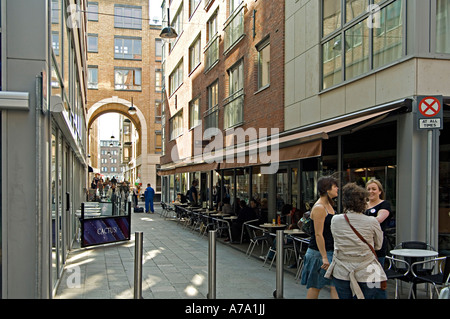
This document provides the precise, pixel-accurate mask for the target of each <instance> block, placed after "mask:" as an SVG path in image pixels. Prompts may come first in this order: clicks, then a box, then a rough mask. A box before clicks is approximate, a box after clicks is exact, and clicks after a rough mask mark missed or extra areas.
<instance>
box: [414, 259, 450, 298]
mask: <svg viewBox="0 0 450 319" xmlns="http://www.w3.org/2000/svg"><path fill="white" fill-rule="evenodd" d="M427 263H430V264H432V267H431V269H433V270H437V272H436V273H430V274H422V275H421V274H416V272H415V269H416V268H421V267H420V266H422V265H423V264H427ZM411 273H412V275H413V276H414V279H413V280H414V281H416V283H425V284H427V285H430V284H432V285H433V288H434V291H435V292H436V294H437V295H438V296H439V291H438V289H437V287H438V286H447V287H448V285H449V279H450V256H447V257H438V258H433V259H430V260H424V261H418V262H415V263H413V264H412V265H411ZM411 293H414V292H413V291H412V285H411V289H410V295H411ZM430 299H433V290H432V289H431V290H430Z"/></svg>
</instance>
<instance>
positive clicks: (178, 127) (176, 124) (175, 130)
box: [169, 110, 183, 140]
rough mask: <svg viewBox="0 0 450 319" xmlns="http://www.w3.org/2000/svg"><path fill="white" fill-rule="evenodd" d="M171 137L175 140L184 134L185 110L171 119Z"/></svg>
mask: <svg viewBox="0 0 450 319" xmlns="http://www.w3.org/2000/svg"><path fill="white" fill-rule="evenodd" d="M169 130H170V139H171V140H174V139H176V138H177V137H178V136H180V135H182V134H183V110H181V111H179V112H178V113H177V114H175V115H174V116H173V117H172V118H171V119H170V120H169Z"/></svg>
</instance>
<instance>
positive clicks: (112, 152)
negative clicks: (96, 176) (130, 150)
mask: <svg viewBox="0 0 450 319" xmlns="http://www.w3.org/2000/svg"><path fill="white" fill-rule="evenodd" d="M119 144H120V145H119ZM121 151H122V148H121V143H120V142H119V141H118V140H100V174H101V175H103V180H105V179H106V178H108V179H109V180H111V179H112V178H113V177H115V178H116V180H118V181H121V180H123V171H124V169H123V168H124V166H123V165H122V158H121Z"/></svg>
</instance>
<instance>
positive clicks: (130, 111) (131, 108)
mask: <svg viewBox="0 0 450 319" xmlns="http://www.w3.org/2000/svg"><path fill="white" fill-rule="evenodd" d="M136 112H137V110H136V108H135V107H134V106H133V98H131V106H130V107H129V108H128V113H129V114H130V115H135V114H136Z"/></svg>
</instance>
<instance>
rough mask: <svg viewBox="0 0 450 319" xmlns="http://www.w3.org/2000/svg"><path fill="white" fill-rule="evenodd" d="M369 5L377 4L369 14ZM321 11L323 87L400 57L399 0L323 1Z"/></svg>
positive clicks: (400, 21) (400, 1) (401, 26)
mask: <svg viewBox="0 0 450 319" xmlns="http://www.w3.org/2000/svg"><path fill="white" fill-rule="evenodd" d="M343 4H344V5H345V7H344V8H342V5H343ZM369 4H376V5H379V6H380V7H379V8H380V10H378V11H377V12H375V14H373V15H372V13H371V12H369V11H368V9H369V7H368V5H369ZM322 13H323V21H322V33H323V38H322V41H321V44H322V88H323V89H327V88H330V87H333V86H335V85H338V84H340V83H342V82H343V81H346V80H351V79H354V78H356V77H358V76H361V75H364V74H365V73H368V72H370V71H371V70H375V69H378V68H381V67H383V66H386V65H388V64H390V63H393V62H395V61H397V60H399V59H400V58H401V57H402V55H403V37H404V32H403V31H404V30H403V18H402V15H403V1H402V0H396V1H381V0H370V1H369V0H345V1H335V0H322ZM342 21H344V23H343V22H342Z"/></svg>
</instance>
